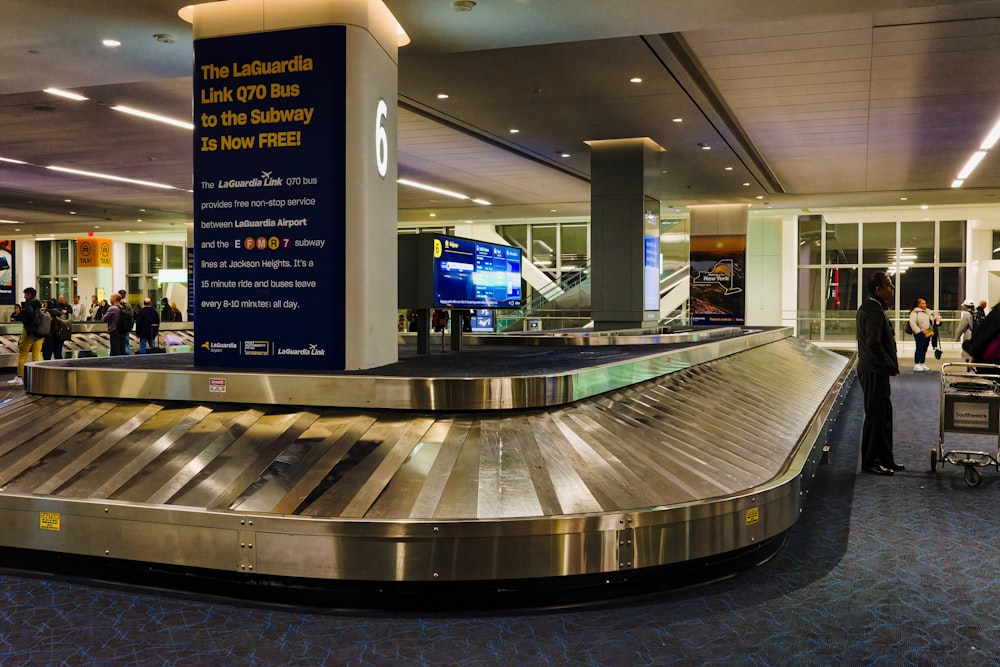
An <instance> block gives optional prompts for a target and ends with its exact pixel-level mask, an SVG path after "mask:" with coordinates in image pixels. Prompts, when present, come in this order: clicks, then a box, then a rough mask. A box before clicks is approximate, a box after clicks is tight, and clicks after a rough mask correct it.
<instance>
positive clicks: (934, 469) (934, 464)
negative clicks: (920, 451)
mask: <svg viewBox="0 0 1000 667" xmlns="http://www.w3.org/2000/svg"><path fill="white" fill-rule="evenodd" d="M935 472H937V450H936V449H932V450H931V473H935Z"/></svg>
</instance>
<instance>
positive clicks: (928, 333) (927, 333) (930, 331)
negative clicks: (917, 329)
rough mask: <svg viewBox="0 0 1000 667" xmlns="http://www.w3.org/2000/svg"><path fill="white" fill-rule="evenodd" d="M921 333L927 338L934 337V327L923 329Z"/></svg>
mask: <svg viewBox="0 0 1000 667" xmlns="http://www.w3.org/2000/svg"><path fill="white" fill-rule="evenodd" d="M922 333H923V334H924V336H926V337H927V338H933V337H934V329H924V330H923V332H922Z"/></svg>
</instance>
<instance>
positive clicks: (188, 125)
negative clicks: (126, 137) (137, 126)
mask: <svg viewBox="0 0 1000 667" xmlns="http://www.w3.org/2000/svg"><path fill="white" fill-rule="evenodd" d="M111 108H112V109H114V110H115V111H121V112H122V113H127V114H129V115H132V116H138V117H139V118H145V119H147V120H155V121H157V122H158V123H166V124H167V125H174V126H176V127H183V128H184V129H185V130H193V129H194V124H193V123H188V122H187V121H183V120H176V119H174V118H167V117H166V116H161V115H159V114H155V113H149V112H148V111H141V110H139V109H133V108H132V107H127V106H124V105H121V104H119V105H118V106H113V107H111Z"/></svg>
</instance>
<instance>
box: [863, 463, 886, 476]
mask: <svg viewBox="0 0 1000 667" xmlns="http://www.w3.org/2000/svg"><path fill="white" fill-rule="evenodd" d="M865 472H870V473H872V474H873V475H891V474H892V470H891V469H890V468H886V467H885V466H884V465H881V464H878V463H876V464H875V465H873V466H872V467H870V468H865Z"/></svg>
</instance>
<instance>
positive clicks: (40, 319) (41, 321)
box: [35, 308, 52, 337]
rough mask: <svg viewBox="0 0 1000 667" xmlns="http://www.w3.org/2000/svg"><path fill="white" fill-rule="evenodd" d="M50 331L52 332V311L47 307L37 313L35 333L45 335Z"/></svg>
mask: <svg viewBox="0 0 1000 667" xmlns="http://www.w3.org/2000/svg"><path fill="white" fill-rule="evenodd" d="M50 333H52V313H50V312H49V311H48V309H47V308H42V309H41V310H39V311H38V313H37V314H36V315H35V335H36V336H39V337H44V336H48V335H49V334H50Z"/></svg>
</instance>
